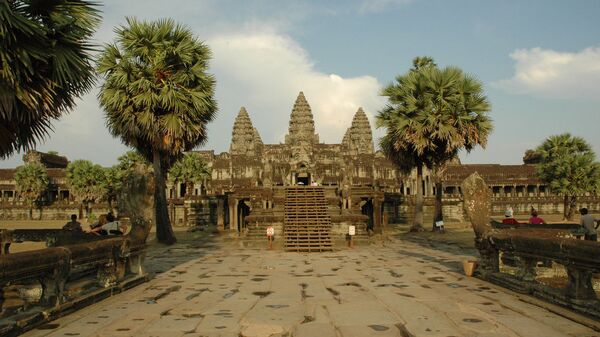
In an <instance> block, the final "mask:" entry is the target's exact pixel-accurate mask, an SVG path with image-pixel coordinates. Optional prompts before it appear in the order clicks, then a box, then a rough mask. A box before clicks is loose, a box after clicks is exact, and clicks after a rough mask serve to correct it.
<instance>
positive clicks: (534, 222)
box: [529, 209, 546, 225]
mask: <svg viewBox="0 0 600 337" xmlns="http://www.w3.org/2000/svg"><path fill="white" fill-rule="evenodd" d="M529 223H530V224H532V225H543V224H545V223H546V221H544V219H542V218H540V217H539V216H538V212H537V211H536V210H535V209H533V210H531V218H529Z"/></svg>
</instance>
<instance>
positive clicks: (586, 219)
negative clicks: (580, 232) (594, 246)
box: [579, 207, 600, 241]
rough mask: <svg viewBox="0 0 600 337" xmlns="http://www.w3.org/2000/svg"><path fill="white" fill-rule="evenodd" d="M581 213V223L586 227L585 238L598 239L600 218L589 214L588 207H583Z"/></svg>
mask: <svg viewBox="0 0 600 337" xmlns="http://www.w3.org/2000/svg"><path fill="white" fill-rule="evenodd" d="M579 213H581V219H580V220H579V225H580V226H581V227H583V228H585V239H586V240H589V241H597V240H598V231H596V229H597V228H598V221H600V219H598V218H596V217H595V216H593V215H591V214H588V209H587V208H585V207H583V208H582V209H580V210H579Z"/></svg>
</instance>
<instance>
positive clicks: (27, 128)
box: [0, 0, 100, 158]
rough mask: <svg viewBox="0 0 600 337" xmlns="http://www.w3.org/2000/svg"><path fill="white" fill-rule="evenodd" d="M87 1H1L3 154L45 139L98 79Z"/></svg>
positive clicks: (92, 11)
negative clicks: (95, 72)
mask: <svg viewBox="0 0 600 337" xmlns="http://www.w3.org/2000/svg"><path fill="white" fill-rule="evenodd" d="M99 23H100V16H99V11H98V10H97V5H96V4H95V3H93V2H91V1H85V0H46V1H40V0H37V1H33V0H11V1H0V60H2V62H1V66H0V158H5V157H7V156H9V155H10V154H12V153H13V152H15V151H17V150H23V149H27V148H28V147H31V146H32V145H35V143H36V141H38V140H40V139H41V138H43V137H44V136H45V135H46V134H47V133H48V130H49V129H50V128H51V122H52V120H54V119H57V118H59V117H60V116H61V115H63V114H64V113H66V112H68V111H69V110H70V109H72V108H73V107H74V106H75V98H78V97H81V96H82V95H83V94H84V93H86V92H87V91H88V90H89V89H91V87H92V85H93V82H94V68H93V65H92V62H91V52H92V49H93V48H92V46H91V45H90V43H89V41H90V39H91V37H92V35H93V34H94V30H95V28H96V27H97V26H98V25H99Z"/></svg>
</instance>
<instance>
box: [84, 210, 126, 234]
mask: <svg viewBox="0 0 600 337" xmlns="http://www.w3.org/2000/svg"><path fill="white" fill-rule="evenodd" d="M111 215H112V214H111ZM111 219H112V220H113V221H111V222H108V215H104V214H103V215H101V216H100V218H99V219H98V225H96V226H95V227H94V228H92V233H95V234H99V235H123V234H124V233H125V232H126V231H127V225H125V224H122V223H121V222H120V221H114V216H112V217H111Z"/></svg>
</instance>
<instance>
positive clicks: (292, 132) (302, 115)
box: [285, 91, 319, 144]
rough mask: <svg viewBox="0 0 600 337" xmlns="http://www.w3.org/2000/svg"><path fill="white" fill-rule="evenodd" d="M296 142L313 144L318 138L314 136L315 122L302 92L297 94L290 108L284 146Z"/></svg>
mask: <svg viewBox="0 0 600 337" xmlns="http://www.w3.org/2000/svg"><path fill="white" fill-rule="evenodd" d="M298 141H303V142H306V141H308V142H310V143H313V144H314V143H318V142H319V136H318V135H316V134H315V122H314V120H313V114H312V110H311V108H310V105H309V104H308V101H307V100H306V97H304V93H303V92H302V91H300V93H299V94H298V97H297V98H296V102H295V103H294V107H293V108H292V114H291V115H290V127H289V131H288V135H287V136H286V137H285V142H286V144H291V143H296V142H298Z"/></svg>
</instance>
